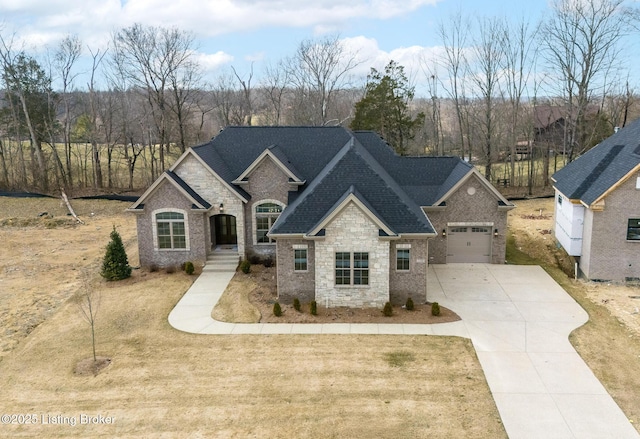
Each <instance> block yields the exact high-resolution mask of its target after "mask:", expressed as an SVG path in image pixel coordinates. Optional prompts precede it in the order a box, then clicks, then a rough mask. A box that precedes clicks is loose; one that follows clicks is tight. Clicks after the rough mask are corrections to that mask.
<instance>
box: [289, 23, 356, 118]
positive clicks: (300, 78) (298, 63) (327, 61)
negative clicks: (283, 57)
mask: <svg viewBox="0 0 640 439" xmlns="http://www.w3.org/2000/svg"><path fill="white" fill-rule="evenodd" d="M361 63H362V62H361V61H358V60H357V58H356V55H355V54H353V53H349V52H348V51H347V49H346V48H345V47H344V45H343V43H342V42H341V41H340V39H339V36H338V35H335V36H330V37H326V38H324V39H321V40H305V41H303V42H301V43H300V45H299V46H298V49H297V51H296V53H295V55H294V56H293V58H292V59H290V60H288V62H287V64H288V66H289V67H288V68H289V75H290V77H291V80H292V81H293V84H294V86H295V87H296V88H297V89H298V91H299V92H301V93H303V94H305V96H306V99H305V100H306V101H307V102H308V103H309V104H311V106H312V109H311V117H312V120H311V121H310V122H311V123H312V124H313V125H324V124H325V123H327V121H328V120H329V119H330V117H329V116H328V112H329V108H330V106H331V103H332V100H333V97H334V94H335V93H336V92H337V91H338V90H339V89H341V88H342V87H345V86H346V85H347V84H348V81H349V73H350V72H351V71H352V70H353V69H355V68H356V67H357V66H358V65H360V64H361Z"/></svg>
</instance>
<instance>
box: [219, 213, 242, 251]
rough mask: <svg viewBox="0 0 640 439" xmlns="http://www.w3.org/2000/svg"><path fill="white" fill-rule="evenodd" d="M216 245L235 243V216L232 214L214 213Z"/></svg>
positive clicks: (236, 236)
mask: <svg viewBox="0 0 640 439" xmlns="http://www.w3.org/2000/svg"><path fill="white" fill-rule="evenodd" d="M214 218H215V219H214V228H215V236H216V245H236V244H238V235H237V233H236V217H235V216H233V215H216V216H215V217H214Z"/></svg>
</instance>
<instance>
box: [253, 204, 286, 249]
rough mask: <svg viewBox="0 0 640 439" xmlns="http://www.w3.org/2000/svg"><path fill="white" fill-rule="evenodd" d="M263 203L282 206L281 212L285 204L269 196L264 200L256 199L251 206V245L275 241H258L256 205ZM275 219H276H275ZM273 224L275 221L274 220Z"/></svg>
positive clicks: (269, 243)
mask: <svg viewBox="0 0 640 439" xmlns="http://www.w3.org/2000/svg"><path fill="white" fill-rule="evenodd" d="M265 203H273V204H277V205H278V206H280V207H282V212H284V209H286V207H287V205H286V204H284V203H282V202H280V201H278V200H273V199H271V198H266V199H264V200H259V201H256V202H255V203H253V206H252V207H251V211H252V212H251V228H252V230H253V232H252V235H253V238H252V240H253V245H256V246H257V245H276V243H275V242H258V229H257V221H256V215H257V212H256V209H257V208H258V206H260V205H261V204H265ZM280 215H282V213H280ZM276 221H277V219H276ZM274 224H275V221H274ZM271 227H273V224H272V225H271Z"/></svg>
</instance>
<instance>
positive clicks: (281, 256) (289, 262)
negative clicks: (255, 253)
mask: <svg viewBox="0 0 640 439" xmlns="http://www.w3.org/2000/svg"><path fill="white" fill-rule="evenodd" d="M294 246H306V247H307V271H295V270H294V264H293V261H294ZM315 262H316V261H315V247H314V242H313V241H308V240H304V239H284V238H278V249H277V263H276V266H277V281H278V300H279V301H280V302H282V303H291V302H293V299H294V298H295V297H297V298H298V299H299V300H300V301H301V302H302V303H309V302H311V301H312V300H315V293H316V291H315V287H316V286H315V275H316V274H315Z"/></svg>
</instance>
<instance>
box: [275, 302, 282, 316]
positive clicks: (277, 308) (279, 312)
mask: <svg viewBox="0 0 640 439" xmlns="http://www.w3.org/2000/svg"><path fill="white" fill-rule="evenodd" d="M273 315H274V316H276V317H280V316H281V315H282V308H281V307H280V304H279V303H278V302H276V303H274V304H273Z"/></svg>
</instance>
